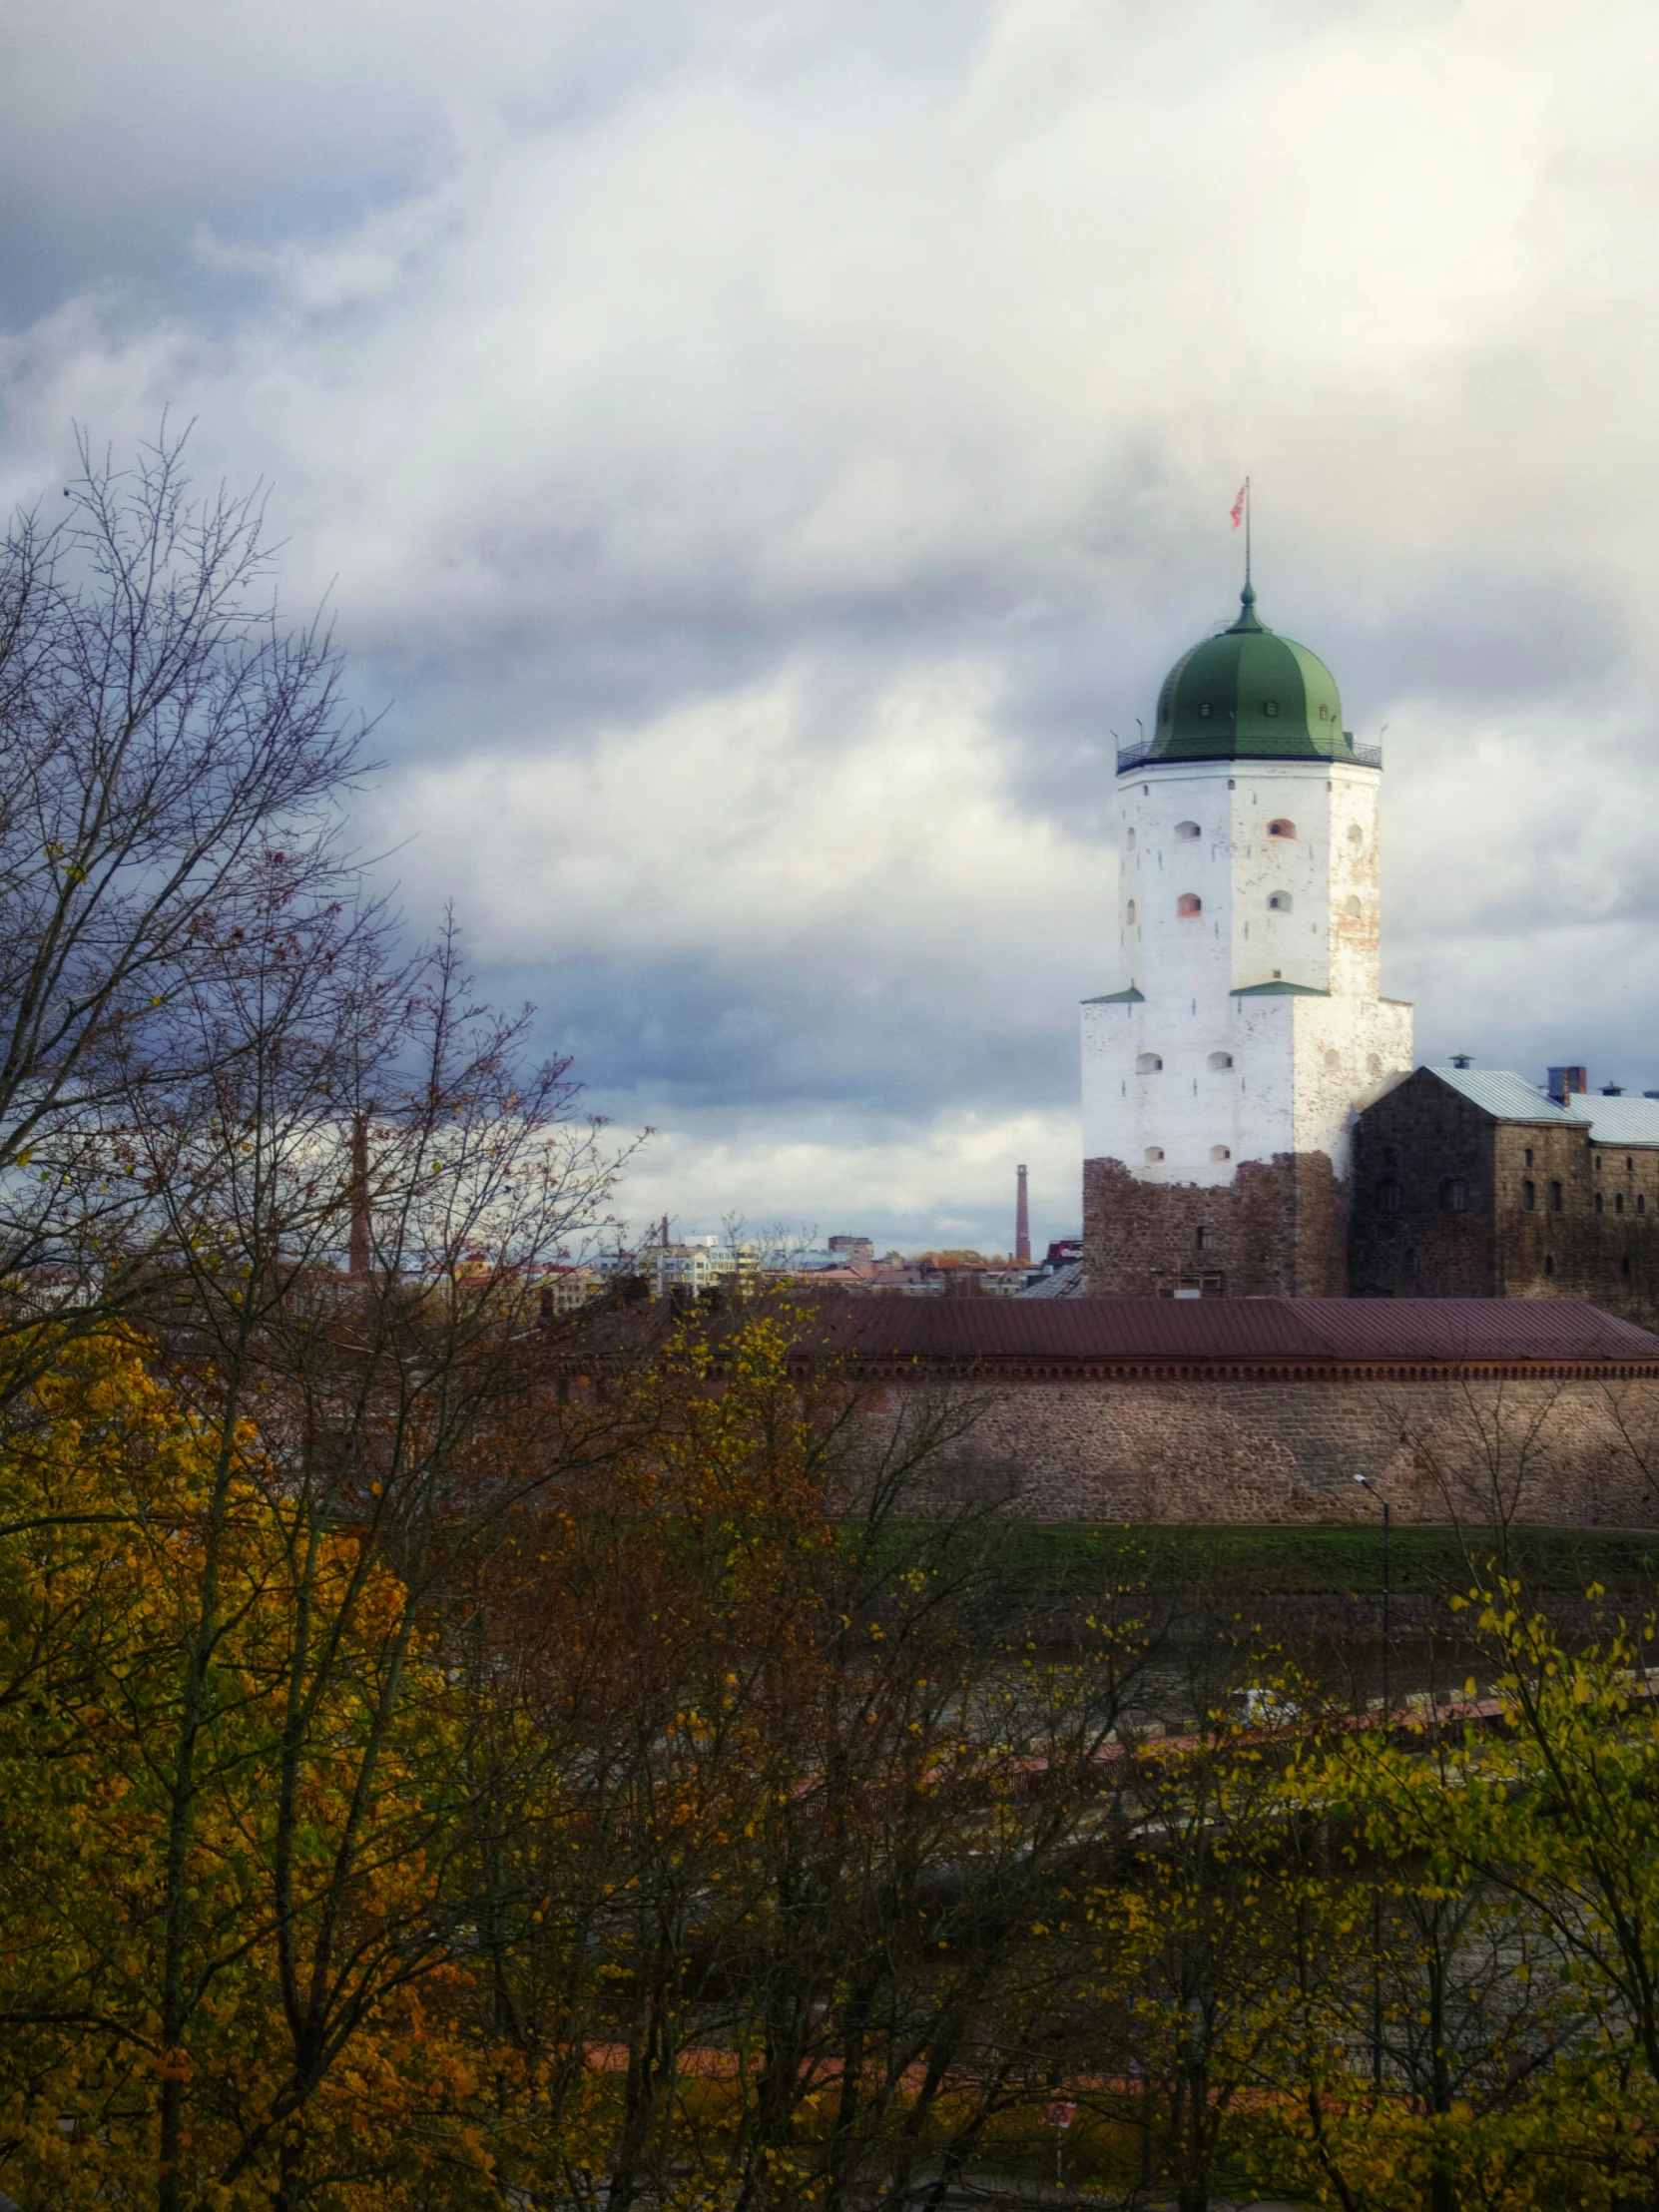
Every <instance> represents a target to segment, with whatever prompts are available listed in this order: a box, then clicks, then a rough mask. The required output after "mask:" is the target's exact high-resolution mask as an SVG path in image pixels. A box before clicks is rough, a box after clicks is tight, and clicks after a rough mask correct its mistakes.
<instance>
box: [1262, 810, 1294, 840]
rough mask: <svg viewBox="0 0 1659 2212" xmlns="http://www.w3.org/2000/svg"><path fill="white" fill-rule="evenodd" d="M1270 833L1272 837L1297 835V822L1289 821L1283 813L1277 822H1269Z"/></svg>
mask: <svg viewBox="0 0 1659 2212" xmlns="http://www.w3.org/2000/svg"><path fill="white" fill-rule="evenodd" d="M1268 835H1269V836H1270V837H1294V836H1295V835H1296V824H1295V823H1294V822H1287V821H1286V820H1285V818H1284V816H1283V815H1281V816H1280V818H1279V820H1278V821H1277V822H1270V823H1269V824H1268Z"/></svg>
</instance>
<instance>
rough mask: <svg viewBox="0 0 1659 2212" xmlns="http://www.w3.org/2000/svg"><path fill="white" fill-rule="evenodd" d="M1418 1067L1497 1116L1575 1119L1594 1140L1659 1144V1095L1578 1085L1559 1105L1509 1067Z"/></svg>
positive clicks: (1437, 1064)
mask: <svg viewBox="0 0 1659 2212" xmlns="http://www.w3.org/2000/svg"><path fill="white" fill-rule="evenodd" d="M1420 1072H1422V1073H1425V1074H1428V1075H1433V1076H1437V1077H1438V1078H1439V1080H1440V1081H1441V1082H1442V1083H1444V1084H1446V1085H1447V1086H1448V1087H1449V1088H1450V1089H1452V1090H1454V1091H1457V1092H1460V1093H1461V1095H1462V1096H1463V1097H1464V1098H1466V1099H1467V1100H1468V1102H1469V1104H1470V1105H1471V1106H1478V1107H1479V1109H1480V1111H1481V1112H1482V1113H1484V1114H1490V1115H1491V1117H1492V1119H1493V1120H1494V1121H1553V1122H1571V1123H1573V1124H1575V1125H1576V1126H1578V1127H1580V1128H1582V1127H1584V1126H1586V1125H1587V1126H1588V1129H1589V1133H1590V1142H1591V1143H1592V1144H1605V1145H1619V1144H1652V1145H1659V1098H1635V1097H1632V1096H1630V1095H1629V1094H1628V1093H1627V1092H1623V1091H1620V1092H1616V1093H1614V1094H1613V1095H1612V1096H1608V1094H1607V1093H1606V1092H1595V1093H1591V1092H1588V1091H1578V1092H1575V1093H1574V1094H1573V1100H1572V1103H1571V1105H1570V1106H1561V1105H1558V1104H1557V1103H1556V1101H1555V1100H1554V1099H1553V1098H1551V1097H1550V1096H1549V1094H1548V1092H1547V1091H1541V1090H1539V1088H1538V1086H1537V1085H1536V1084H1535V1083H1529V1082H1528V1081H1527V1080H1526V1077H1525V1076H1524V1075H1516V1074H1515V1073H1514V1072H1513V1070H1512V1069H1509V1068H1459V1067H1452V1066H1450V1065H1449V1064H1442V1063H1440V1062H1439V1061H1433V1062H1430V1064H1429V1065H1428V1066H1427V1067H1426V1068H1425V1069H1423V1070H1421V1071H1420Z"/></svg>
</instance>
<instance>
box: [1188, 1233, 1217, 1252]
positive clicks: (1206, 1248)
mask: <svg viewBox="0 0 1659 2212" xmlns="http://www.w3.org/2000/svg"><path fill="white" fill-rule="evenodd" d="M1215 1248H1216V1240H1215V1238H1214V1237H1212V1236H1211V1234H1210V1232H1209V1230H1208V1229H1203V1228H1200V1229H1198V1230H1196V1231H1195V1232H1194V1235H1193V1250H1194V1251H1195V1252H1213V1251H1214V1250H1215Z"/></svg>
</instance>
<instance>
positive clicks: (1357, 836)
mask: <svg viewBox="0 0 1659 2212" xmlns="http://www.w3.org/2000/svg"><path fill="white" fill-rule="evenodd" d="M1348 841H1349V843H1350V844H1364V843H1365V841H1366V832H1365V831H1364V830H1362V829H1361V827H1360V825H1359V824H1358V823H1357V822H1351V823H1350V824H1349V826H1348Z"/></svg>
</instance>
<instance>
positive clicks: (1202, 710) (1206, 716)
mask: <svg viewBox="0 0 1659 2212" xmlns="http://www.w3.org/2000/svg"><path fill="white" fill-rule="evenodd" d="M1198 711H1199V713H1200V714H1201V715H1202V716H1203V717H1204V719H1205V721H1206V722H1208V721H1209V719H1210V703H1209V701H1208V700H1206V701H1205V703H1204V705H1203V706H1202V707H1200V709H1199V710H1198Z"/></svg>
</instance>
